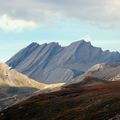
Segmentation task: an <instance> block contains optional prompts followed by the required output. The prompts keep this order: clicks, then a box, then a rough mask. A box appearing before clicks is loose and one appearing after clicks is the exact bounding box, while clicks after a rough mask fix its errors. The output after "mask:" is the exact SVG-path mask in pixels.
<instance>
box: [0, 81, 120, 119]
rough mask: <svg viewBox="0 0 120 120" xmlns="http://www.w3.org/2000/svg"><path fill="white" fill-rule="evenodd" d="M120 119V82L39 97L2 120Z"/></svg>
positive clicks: (3, 114) (6, 113)
mask: <svg viewBox="0 0 120 120" xmlns="http://www.w3.org/2000/svg"><path fill="white" fill-rule="evenodd" d="M116 115H118V116H119V115H120V82H111V83H104V84H99V85H94V86H89V87H83V88H81V89H80V88H64V89H63V90H61V91H58V92H53V93H48V94H41V95H36V96H33V97H31V98H29V99H28V100H25V101H22V102H20V103H19V104H17V105H14V106H12V107H10V108H8V109H6V110H4V111H2V112H1V113H0V120H108V119H109V118H112V117H114V116H116Z"/></svg>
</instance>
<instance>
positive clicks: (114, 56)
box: [7, 40, 120, 83]
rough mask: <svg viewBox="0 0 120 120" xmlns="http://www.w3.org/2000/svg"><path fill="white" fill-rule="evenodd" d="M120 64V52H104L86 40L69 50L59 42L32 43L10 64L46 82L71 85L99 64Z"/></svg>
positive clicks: (10, 61) (8, 62) (76, 43)
mask: <svg viewBox="0 0 120 120" xmlns="http://www.w3.org/2000/svg"><path fill="white" fill-rule="evenodd" d="M117 62H120V53H118V52H110V51H108V50H107V51H103V50H102V49H101V48H97V47H94V46H92V45H91V43H90V42H86V41H84V40H81V41H77V42H74V43H72V44H70V45H69V46H66V47H61V46H60V45H59V44H58V43H49V44H42V45H39V44H37V43H32V44H30V45H29V46H27V47H26V48H24V49H22V50H21V51H20V52H18V53H17V54H16V55H15V56H13V57H12V58H11V59H10V60H8V61H7V64H8V65H10V66H11V67H12V68H15V69H16V70H18V71H19V72H22V73H24V74H26V75H27V76H29V77H31V78H32V79H35V80H37V81H39V82H42V83H58V82H65V83H69V82H71V80H72V79H74V78H75V77H77V76H80V75H82V74H83V73H84V72H85V71H86V70H87V69H88V68H90V67H91V66H93V65H95V64H98V63H117Z"/></svg>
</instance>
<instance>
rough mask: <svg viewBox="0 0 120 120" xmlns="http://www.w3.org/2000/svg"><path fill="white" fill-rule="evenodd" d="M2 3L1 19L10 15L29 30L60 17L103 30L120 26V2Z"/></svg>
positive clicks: (46, 0)
mask: <svg viewBox="0 0 120 120" xmlns="http://www.w3.org/2000/svg"><path fill="white" fill-rule="evenodd" d="M0 1H1V4H0V16H1V18H0V20H1V19H3V16H4V15H5V14H6V15H8V16H9V17H10V18H11V19H13V20H15V21H16V20H21V22H22V23H24V24H25V23H26V26H28V27H33V26H34V25H35V24H37V23H46V22H48V21H49V22H50V19H52V20H54V18H56V17H67V18H69V19H71V18H75V19H78V20H83V21H87V22H89V23H92V24H95V25H99V26H103V27H104V26H108V27H111V26H118V25H119V24H120V14H119V10H120V1H119V0H100V1H98V0H11V1H9V0H5V1H2V0H0ZM6 18H7V17H6ZM4 19H5V16H4ZM52 20H51V21H52ZM15 21H14V22H15ZM30 21H32V22H30ZM17 22H18V21H17ZM21 22H20V23H21ZM22 25H23V24H22ZM0 27H1V26H0ZM1 28H2V27H1Z"/></svg>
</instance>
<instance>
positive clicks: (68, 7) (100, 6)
mask: <svg viewBox="0 0 120 120" xmlns="http://www.w3.org/2000/svg"><path fill="white" fill-rule="evenodd" d="M1 3H2V4H1V5H0V11H1V12H0V45H1V46H0V61H1V62H5V61H6V60H8V59H9V58H10V57H11V56H13V55H14V54H15V53H16V52H18V51H19V50H20V49H22V48H24V47H25V46H27V45H29V44H30V43H31V42H38V43H40V44H42V43H45V42H47V43H49V42H53V41H54V42H59V43H60V44H61V45H63V46H66V45H69V44H70V43H71V42H74V41H78V40H81V39H85V40H86V41H91V43H92V44H93V45H94V46H98V47H102V48H103V49H104V50H106V49H110V50H114V51H120V47H119V46H120V15H119V14H118V13H119V10H120V1H119V0H111V2H110V1H108V0H106V2H105V1H104V0H101V1H97V2H96V1H95V0H89V1H88V0H86V1H85V2H84V1H83V0H69V1H68V0H64V1H63V0H61V1H58V0H49V1H48V0H44V1H43V0H39V1H38V0H34V1H33V0H29V1H28V0H24V1H22V0H21V2H20V1H18V0H16V1H15V0H11V2H9V1H8V0H6V2H3V1H1ZM23 3H24V4H23ZM26 6H27V8H26ZM109 8H111V9H109ZM93 13H94V14H93Z"/></svg>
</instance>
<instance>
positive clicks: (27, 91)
mask: <svg viewBox="0 0 120 120" xmlns="http://www.w3.org/2000/svg"><path fill="white" fill-rule="evenodd" d="M46 86H47V85H46V84H42V83H38V82H36V81H34V80H32V79H30V78H28V77H27V76H25V75H23V74H21V73H19V72H17V71H16V70H14V69H12V68H10V67H9V66H8V65H6V64H2V63H0V108H3V107H6V106H8V105H10V104H13V103H14V102H16V101H18V100H20V99H22V98H24V97H26V96H29V95H31V94H32V93H33V92H35V91H37V90H42V89H44V88H45V87H46Z"/></svg>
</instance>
